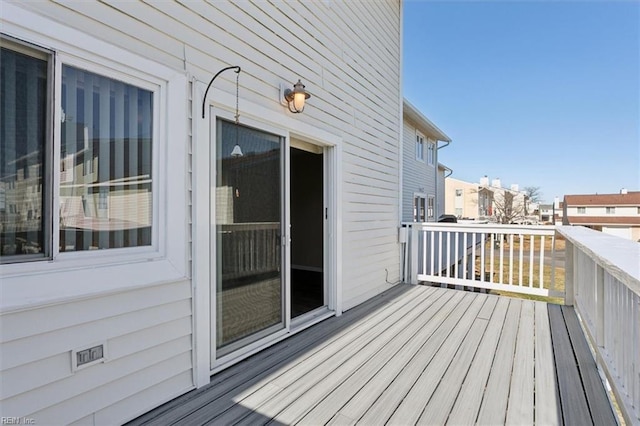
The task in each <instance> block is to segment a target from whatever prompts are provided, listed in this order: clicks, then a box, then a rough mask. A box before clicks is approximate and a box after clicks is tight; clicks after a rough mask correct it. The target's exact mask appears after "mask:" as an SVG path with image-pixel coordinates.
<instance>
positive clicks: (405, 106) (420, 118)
mask: <svg viewBox="0 0 640 426" xmlns="http://www.w3.org/2000/svg"><path fill="white" fill-rule="evenodd" d="M402 113H403V115H406V116H408V117H409V118H411V119H413V120H414V121H416V122H417V123H418V124H419V125H422V126H424V127H426V128H427V129H428V131H429V132H430V134H431V136H433V137H434V138H436V140H439V141H442V142H451V138H450V137H449V136H447V135H446V134H445V133H444V132H443V131H442V130H440V129H439V128H438V126H436V125H435V124H433V122H432V121H431V120H429V119H428V118H427V117H426V116H425V115H424V114H423V113H421V112H420V111H419V110H418V108H416V107H415V106H413V105H412V104H411V102H409V101H408V100H407V98H404V99H403V102H402Z"/></svg>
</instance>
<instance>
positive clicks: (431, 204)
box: [427, 196, 435, 220]
mask: <svg viewBox="0 0 640 426" xmlns="http://www.w3.org/2000/svg"><path fill="white" fill-rule="evenodd" d="M434 217H435V199H434V198H433V197H432V196H429V198H428V199H427V218H428V219H431V220H433V218H434Z"/></svg>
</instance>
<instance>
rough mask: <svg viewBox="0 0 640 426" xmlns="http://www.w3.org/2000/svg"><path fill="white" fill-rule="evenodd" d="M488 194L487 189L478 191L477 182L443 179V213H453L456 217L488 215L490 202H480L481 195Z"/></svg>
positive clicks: (450, 178)
mask: <svg viewBox="0 0 640 426" xmlns="http://www.w3.org/2000/svg"><path fill="white" fill-rule="evenodd" d="M488 195H491V193H490V192H489V191H486V190H484V191H483V192H482V193H481V192H480V189H479V185H478V184H477V183H471V182H465V181H463V180H460V179H456V178H453V177H448V178H446V179H445V213H446V214H452V215H455V216H456V217H457V218H458V219H462V218H464V219H478V218H479V217H480V216H490V215H491V214H490V212H489V209H490V207H489V205H490V203H488V202H486V201H485V202H483V203H481V202H480V200H481V198H482V197H483V196H488Z"/></svg>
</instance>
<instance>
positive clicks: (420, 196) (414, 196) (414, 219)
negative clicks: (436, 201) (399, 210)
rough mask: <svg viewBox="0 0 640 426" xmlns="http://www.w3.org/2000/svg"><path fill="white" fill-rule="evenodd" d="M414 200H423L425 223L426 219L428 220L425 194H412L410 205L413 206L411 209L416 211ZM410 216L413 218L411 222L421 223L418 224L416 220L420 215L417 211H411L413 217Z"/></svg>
mask: <svg viewBox="0 0 640 426" xmlns="http://www.w3.org/2000/svg"><path fill="white" fill-rule="evenodd" d="M416 198H423V199H424V220H425V222H426V221H427V219H428V218H427V194H426V193H424V192H414V193H413V198H412V200H411V203H412V204H413V205H412V208H413V209H416ZM412 216H413V218H412V220H413V221H414V222H417V223H422V222H418V218H419V216H420V213H419V212H418V211H417V210H414V211H413V215H412Z"/></svg>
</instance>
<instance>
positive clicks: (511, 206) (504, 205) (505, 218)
mask: <svg viewBox="0 0 640 426" xmlns="http://www.w3.org/2000/svg"><path fill="white" fill-rule="evenodd" d="M493 212H494V214H495V216H496V218H497V219H498V222H499V223H505V224H506V223H512V222H513V221H514V220H515V219H520V218H522V217H524V216H525V215H526V202H520V201H519V200H516V196H515V194H514V193H512V192H510V191H504V192H502V193H501V194H500V196H495V197H494V198H493Z"/></svg>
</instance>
